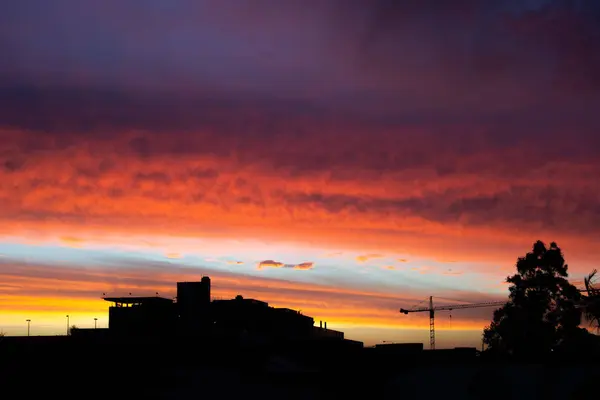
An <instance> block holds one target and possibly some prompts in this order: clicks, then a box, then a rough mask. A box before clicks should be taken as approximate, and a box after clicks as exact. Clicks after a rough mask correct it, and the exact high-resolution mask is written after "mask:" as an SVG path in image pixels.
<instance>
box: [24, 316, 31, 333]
mask: <svg viewBox="0 0 600 400" xmlns="http://www.w3.org/2000/svg"><path fill="white" fill-rule="evenodd" d="M25 321H27V336H29V333H30V328H31V320H30V319H26V320H25Z"/></svg>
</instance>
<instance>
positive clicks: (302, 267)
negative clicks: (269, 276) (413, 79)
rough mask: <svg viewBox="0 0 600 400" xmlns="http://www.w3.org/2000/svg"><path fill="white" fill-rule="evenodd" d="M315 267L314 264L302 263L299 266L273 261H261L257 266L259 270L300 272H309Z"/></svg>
mask: <svg viewBox="0 0 600 400" xmlns="http://www.w3.org/2000/svg"><path fill="white" fill-rule="evenodd" d="M314 266H315V263H314V262H302V263H299V264H285V263H282V262H279V261H273V260H264V261H260V262H259V263H258V264H257V265H256V268H257V269H265V268H291V269H299V270H309V269H313V268H314Z"/></svg>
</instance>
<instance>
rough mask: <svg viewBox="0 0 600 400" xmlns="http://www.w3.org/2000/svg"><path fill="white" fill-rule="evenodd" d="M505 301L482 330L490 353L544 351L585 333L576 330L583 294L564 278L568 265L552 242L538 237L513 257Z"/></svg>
mask: <svg viewBox="0 0 600 400" xmlns="http://www.w3.org/2000/svg"><path fill="white" fill-rule="evenodd" d="M516 269H517V271H516V274H514V275H512V276H509V277H507V278H506V282H507V283H509V284H510V286H509V290H510V294H509V300H508V302H507V303H506V304H505V305H504V306H502V307H501V308H499V309H497V310H496V311H495V312H494V317H493V320H492V322H491V323H490V325H489V326H488V327H486V328H485V330H484V333H483V340H484V343H485V344H487V346H488V348H489V349H490V350H491V351H498V352H502V353H507V354H511V355H514V356H528V355H534V354H535V355H542V354H547V353H548V352H550V351H551V350H552V349H554V348H555V347H556V346H557V345H560V344H562V343H563V342H564V341H565V340H569V339H570V338H575V337H577V336H580V335H582V334H584V332H582V329H580V328H579V325H580V323H581V315H582V314H581V310H580V309H579V308H577V307H576V305H577V304H578V303H579V302H580V301H581V293H580V292H579V290H578V289H577V288H576V287H575V286H573V285H572V284H571V283H569V281H568V280H567V277H568V273H567V270H568V266H567V264H565V259H564V257H563V253H562V251H561V249H560V248H559V247H558V246H557V244H556V243H554V242H553V243H551V244H550V246H549V247H547V246H546V245H545V244H544V243H543V242H541V241H537V242H535V243H534V244H533V248H532V250H531V251H530V252H529V253H527V254H526V255H525V256H524V257H520V258H518V259H517V263H516Z"/></svg>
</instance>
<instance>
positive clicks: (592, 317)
mask: <svg viewBox="0 0 600 400" xmlns="http://www.w3.org/2000/svg"><path fill="white" fill-rule="evenodd" d="M597 273H598V271H597V270H593V271H592V272H591V273H590V274H589V275H588V276H587V277H585V278H584V279H583V282H584V284H585V291H586V298H585V300H586V301H585V303H586V307H585V319H587V320H588V321H589V322H590V324H591V325H592V326H594V325H595V326H596V329H599V330H600V287H598V286H597V284H596V282H595V281H596V279H595V278H596V274H597Z"/></svg>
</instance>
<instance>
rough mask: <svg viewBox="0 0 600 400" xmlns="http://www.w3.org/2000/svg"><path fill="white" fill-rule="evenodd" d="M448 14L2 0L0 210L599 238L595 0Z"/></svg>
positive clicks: (254, 4) (355, 2)
mask: <svg viewBox="0 0 600 400" xmlns="http://www.w3.org/2000/svg"><path fill="white" fill-rule="evenodd" d="M451 3H452V5H451V6H450V5H449V4H450V3H448V4H446V3H443V2H442V3H440V2H434V1H420V2H399V1H392V0H376V1H368V0H344V1H343V0H324V1H319V0H309V1H308V3H307V2H303V1H295V0H294V1H285V2H282V1H275V0H273V1H270V0H261V1H233V0H231V1H224V0H219V1H217V0H205V1H189V0H188V1H186V0H178V1H170V2H167V1H159V0H153V1H143V2H142V1H129V2H122V1H116V0H106V1H103V2H91V1H90V2H81V1H75V0H57V1H54V2H52V4H51V5H50V3H48V2H44V1H41V0H39V1H35V0H24V1H20V2H13V3H12V4H9V5H7V6H5V7H4V9H3V12H2V14H1V15H0V55H1V56H2V60H3V61H2V62H1V63H0V126H1V127H2V131H0V139H1V141H0V176H1V177H2V180H1V181H0V189H1V191H0V202H1V203H0V205H1V206H2V207H1V208H0V217H2V218H3V219H4V220H10V221H19V220H30V219H32V220H47V219H59V220H63V221H64V220H70V219H72V220H74V221H78V222H81V221H90V220H91V219H92V218H99V219H100V220H102V221H105V223H108V222H106V221H114V220H124V219H126V218H138V220H141V219H143V220H144V221H154V222H156V223H157V224H158V225H160V226H166V224H167V222H171V223H173V224H179V225H178V226H180V225H181V221H182V220H186V219H187V220H188V221H189V223H190V224H197V225H199V224H201V223H207V222H206V221H207V220H211V221H212V222H211V223H214V224H219V223H220V224H223V225H227V224H234V223H238V221H240V220H243V221H245V222H244V223H247V224H249V225H253V224H255V225H256V224H259V225H260V224H265V225H268V226H269V227H270V228H269V229H274V228H272V227H273V226H295V223H297V222H298V221H301V222H303V223H306V224H312V226H313V227H314V228H315V229H321V228H324V227H330V226H335V227H336V228H339V229H343V230H347V229H349V228H350V227H353V228H355V229H357V230H359V231H360V230H361V229H365V230H380V231H386V232H396V231H397V230H401V229H405V227H406V226H407V225H410V226H411V227H414V226H415V224H417V222H418V224H424V225H426V226H429V227H431V226H432V225H427V224H433V225H444V226H447V227H449V228H448V229H455V230H456V231H458V230H462V229H466V228H465V227H467V228H468V227H471V228H472V227H477V228H478V229H479V228H480V229H484V228H489V229H491V230H493V229H496V230H498V231H502V232H511V231H513V230H520V229H521V228H522V226H523V225H526V226H527V228H528V233H531V232H534V233H536V234H537V233H544V234H546V233H548V232H552V233H553V234H556V235H559V236H560V235H587V236H588V237H590V238H594V237H597V235H598V234H599V232H600V231H599V229H598V226H600V210H599V208H598V206H597V204H598V202H599V200H600V197H599V196H600V191H599V190H598V188H597V185H596V180H597V176H598V174H599V173H600V163H599V162H598V154H600V136H598V134H597V133H598V131H599V130H600V120H599V119H598V118H597V111H598V106H597V105H598V104H600V72H599V71H600V24H599V23H598V22H599V21H600V6H599V5H598V2H596V1H593V0H581V1H543V0H538V1H528V2H524V1H509V0H506V1H474V0H473V1H470V0H460V1H453V2H451ZM444 4H446V5H444ZM152 218H157V219H156V220H154V219H152ZM160 218H162V219H160ZM219 218H221V219H220V220H219V221H217V219H219ZM411 218H412V219H417V220H418V221H417V222H415V221H412V222H411V224H412V225H411V224H409V223H408V222H407V220H409V219H411ZM173 221H177V222H173ZM290 229H291V228H290ZM415 229H416V228H415ZM420 229H421V230H422V231H426V230H427V228H420ZM436 229H437V228H436ZM440 229H441V228H440ZM432 234H433V233H432ZM307 236H310V235H309V234H307ZM533 239H535V238H533ZM533 239H532V240H533ZM557 239H558V238H557Z"/></svg>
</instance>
